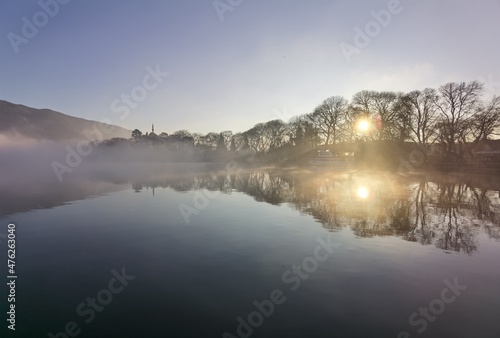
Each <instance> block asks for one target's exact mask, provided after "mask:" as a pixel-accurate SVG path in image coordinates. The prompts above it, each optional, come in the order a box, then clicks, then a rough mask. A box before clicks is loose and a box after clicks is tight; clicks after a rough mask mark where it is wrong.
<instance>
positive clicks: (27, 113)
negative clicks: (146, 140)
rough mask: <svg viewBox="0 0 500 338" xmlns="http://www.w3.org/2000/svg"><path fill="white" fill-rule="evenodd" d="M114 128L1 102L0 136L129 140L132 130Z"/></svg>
mask: <svg viewBox="0 0 500 338" xmlns="http://www.w3.org/2000/svg"><path fill="white" fill-rule="evenodd" d="M113 127H114V128H112V131H111V132H103V131H106V130H109V129H111V127H110V126H109V125H107V124H104V123H101V122H97V121H91V120H85V119H82V118H79V117H73V116H69V115H65V114H63V113H59V112H56V111H54V110H50V109H36V108H31V107H27V106H24V105H20V104H14V103H11V102H8V101H3V100H0V134H3V135H6V136H22V137H25V138H29V139H35V140H50V141H64V140H82V139H88V138H92V139H99V137H102V138H104V139H109V138H113V137H125V138H129V137H130V135H131V131H130V130H128V129H125V128H122V127H118V126H113ZM86 135H87V136H86ZM100 135H102V136H100Z"/></svg>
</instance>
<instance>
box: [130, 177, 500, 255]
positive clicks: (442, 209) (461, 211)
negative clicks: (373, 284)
mask: <svg viewBox="0 0 500 338" xmlns="http://www.w3.org/2000/svg"><path fill="white" fill-rule="evenodd" d="M140 185H142V186H151V187H155V186H162V187H170V188H172V189H175V190H176V191H187V190H196V189H208V190H212V191H221V192H224V193H228V194H230V193H232V192H233V191H238V192H243V193H245V194H247V195H249V196H252V197H253V198H254V199H255V200H256V201H259V202H266V203H269V204H273V205H279V204H282V203H287V204H288V205H290V206H291V207H293V208H295V209H296V210H298V211H299V212H300V213H302V214H308V215H311V216H312V217H314V219H315V220H317V221H318V222H320V223H321V224H322V225H323V226H324V227H325V228H326V229H329V230H330V231H331V230H338V229H340V228H342V227H350V228H351V229H352V231H353V232H354V234H355V235H356V236H359V237H362V238H367V237H375V236H398V237H400V238H402V239H404V240H406V241H410V242H418V243H420V244H422V245H435V246H436V247H437V248H440V249H442V250H446V251H454V252H462V253H466V254H469V255H470V254H473V253H474V252H475V251H477V249H478V248H477V236H478V234H479V228H483V229H484V230H485V233H486V234H487V235H488V236H489V237H490V238H494V239H497V240H499V239H500V227H499V224H500V198H499V196H498V190H496V191H492V190H489V189H488V188H485V187H484V184H483V186H481V184H475V183H474V182H472V181H471V180H469V181H467V182H460V181H453V180H451V181H450V179H449V178H446V177H429V178H422V177H420V178H402V177H398V176H394V175H390V174H366V175H361V174H357V175H356V174H355V175H350V176H348V175H333V174H332V173H329V172H323V173H321V172H306V173H301V174H297V173H290V172H273V171H256V172H247V173H240V174H227V173H222V174H215V173H211V174H205V175H198V176H186V177H176V178H170V179H166V180H155V181H150V182H140V183H139V182H135V183H134V187H137V186H140ZM489 187H491V185H489ZM496 189H500V188H499V187H496Z"/></svg>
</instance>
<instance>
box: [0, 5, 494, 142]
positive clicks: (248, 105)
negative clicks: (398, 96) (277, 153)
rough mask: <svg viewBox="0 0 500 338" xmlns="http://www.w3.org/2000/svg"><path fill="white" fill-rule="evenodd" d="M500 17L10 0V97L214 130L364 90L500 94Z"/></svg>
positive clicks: (4, 52) (6, 53)
mask: <svg viewBox="0 0 500 338" xmlns="http://www.w3.org/2000/svg"><path fill="white" fill-rule="evenodd" d="M398 2H399V3H398ZM499 17H500V0H478V1H470V0H455V1H451V0H439V1H438V0H433V1H431V0H419V1H417V0H413V1H412V0H400V1H398V0H381V1H379V0H373V1H364V0H363V1H361V0H343V1H334V0H329V1H326V0H310V1H305V0H215V1H214V0H163V1H160V0H137V1H125V0H121V1H118V0H107V1H101V0H88V1H83V0H71V1H69V0H59V2H56V0H39V1H32V0H25V1H18V0H3V1H2V0H0V36H1V39H0V41H1V42H0V99H2V100H7V101H10V102H13V103H18V104H24V105H27V106H31V107H35V108H50V109H53V110H56V111H60V112H62V113H65V114H68V115H72V116H78V117H82V118H86V119H91V120H97V121H106V122H110V123H113V124H116V125H119V126H122V127H125V128H129V129H135V128H138V129H140V130H142V131H143V132H145V131H147V130H149V129H150V128H151V124H152V123H154V125H155V131H156V132H162V131H164V132H167V133H172V132H174V131H176V130H181V129H187V130H189V131H191V132H201V133H207V132H212V131H213V132H219V131H223V130H232V131H233V132H242V131H245V130H247V129H249V128H251V127H252V126H254V125H255V124H257V123H260V122H266V121H269V120H273V119H282V120H284V121H287V120H288V119H289V118H290V117H292V116H294V115H301V114H306V113H310V112H312V111H313V109H314V108H315V106H317V105H318V104H320V103H321V101H323V100H324V99H326V98H328V97H330V96H334V95H341V96H344V97H346V98H347V99H350V98H351V97H352V95H353V94H355V93H356V92H358V91H361V90H378V91H381V90H391V91H403V92H409V91H412V90H416V89H424V88H426V87H432V88H437V87H439V86H440V85H443V84H445V83H447V82H451V81H453V82H458V81H471V80H479V81H482V82H485V84H486V93H487V94H489V95H493V94H500V63H499V61H500V43H498V38H499V33H500V20H499V19H498V18H499ZM0 123H1V121H0Z"/></svg>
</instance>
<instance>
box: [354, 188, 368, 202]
mask: <svg viewBox="0 0 500 338" xmlns="http://www.w3.org/2000/svg"><path fill="white" fill-rule="evenodd" d="M357 195H358V197H359V198H361V199H363V200H365V199H367V198H368V197H369V196H370V191H369V190H368V189H367V188H366V187H359V188H358V191H357Z"/></svg>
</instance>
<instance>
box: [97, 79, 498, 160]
mask: <svg viewBox="0 0 500 338" xmlns="http://www.w3.org/2000/svg"><path fill="white" fill-rule="evenodd" d="M484 96H485V93H484V88H483V84H482V83H480V82H478V81H471V82H467V83H466V82H450V83H446V84H444V85H442V86H440V87H439V88H437V89H434V88H426V89H424V90H415V91H412V92H409V93H403V92H392V91H371V90H363V91H360V92H358V93H356V94H354V95H353V97H352V98H351V99H350V100H348V99H346V98H344V97H342V96H332V97H329V98H326V99H325V100H323V101H322V102H321V103H320V104H318V105H317V106H316V107H315V108H314V110H313V111H312V112H309V113H306V114H302V115H298V116H294V117H292V118H291V119H290V120H289V121H286V122H285V121H282V120H279V119H276V120H271V121H268V122H263V123H258V124H256V125H255V126H253V127H252V128H250V129H248V130H246V131H244V132H239V133H233V132H232V131H223V132H219V133H216V132H209V133H207V134H201V133H192V132H189V131H187V130H179V131H176V132H174V133H172V134H167V133H164V132H162V133H160V134H159V135H156V134H154V133H146V134H143V133H142V132H141V131H140V130H138V129H135V130H134V131H133V132H132V135H131V136H132V138H131V139H130V140H127V142H132V143H134V144H138V145H162V146H163V147H164V148H165V149H169V150H173V151H178V150H181V151H194V152H198V153H204V154H221V153H226V152H232V153H245V154H253V155H254V156H261V157H266V156H267V157H272V156H273V155H280V154H281V155H283V154H291V153H295V154H301V153H304V152H307V151H308V150H311V149H314V148H316V147H318V146H320V145H327V146H335V145H338V144H341V143H354V142H358V141H360V140H363V141H375V140H391V141H397V142H412V143H415V144H418V145H419V146H421V147H429V146H431V145H433V144H437V145H439V146H440V147H441V149H442V154H443V157H444V158H460V159H463V157H464V155H465V153H466V152H467V151H469V149H470V147H466V145H470V144H472V145H474V144H476V143H477V142H479V141H480V140H486V139H491V138H494V137H496V136H498V135H499V130H500V97H499V96H494V97H492V98H484ZM361 123H363V124H362V125H360V124H361ZM361 126H362V127H361ZM106 142H107V145H110V144H115V143H119V142H123V140H121V141H119V140H116V139H115V140H108V141H106ZM208 157H210V156H208Z"/></svg>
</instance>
